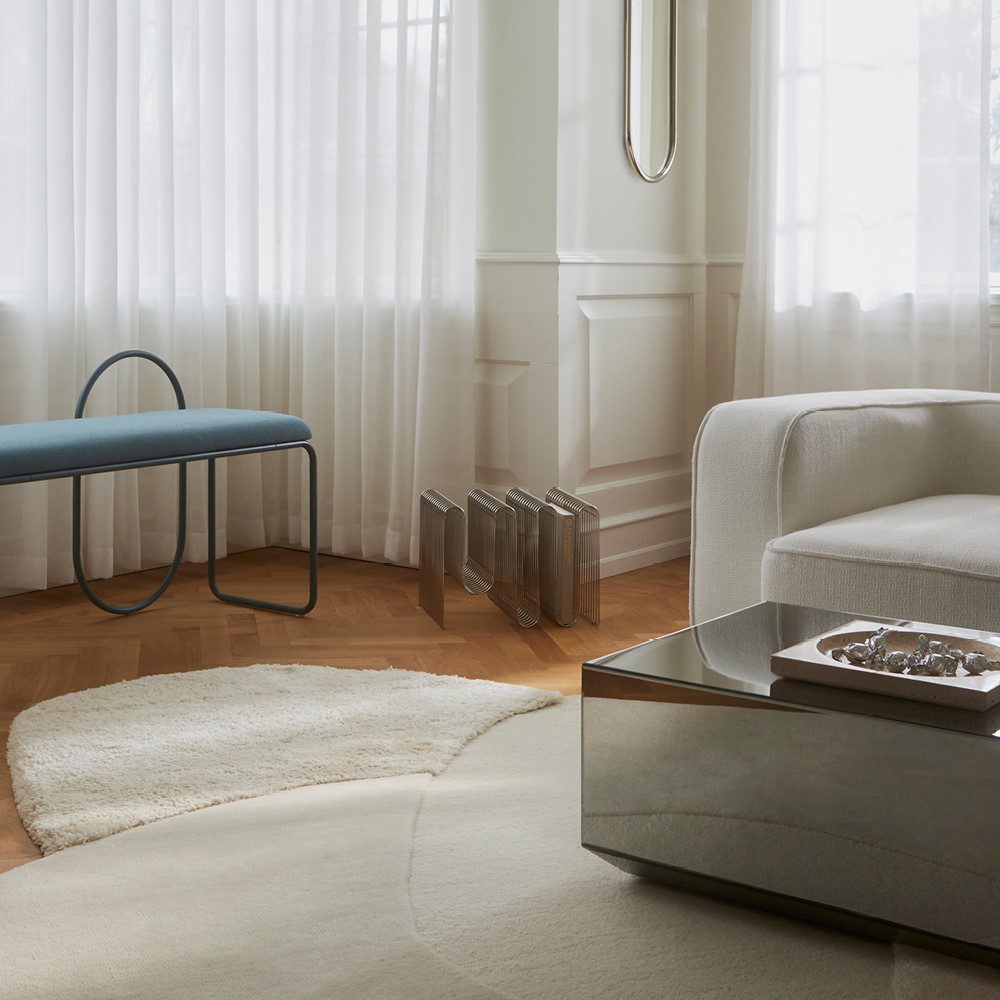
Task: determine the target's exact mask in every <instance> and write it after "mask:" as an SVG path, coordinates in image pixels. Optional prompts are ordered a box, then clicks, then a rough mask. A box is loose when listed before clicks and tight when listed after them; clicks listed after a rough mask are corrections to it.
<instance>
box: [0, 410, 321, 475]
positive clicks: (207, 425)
mask: <svg viewBox="0 0 1000 1000" xmlns="http://www.w3.org/2000/svg"><path fill="white" fill-rule="evenodd" d="M310 437H312V432H311V431H310V430H309V425H308V424H306V422H305V421H304V420H300V419H299V418H298V417H293V416H290V415H289V414H287V413H270V412H268V411H265V410H229V409H196V410H162V411H151V412H147V413H126V414H121V415H119V416H113V417H82V418H81V419H79V420H44V421H39V422H35V423H25V424H6V425H3V426H0V479H14V478H19V477H23V478H26V479H31V478H45V477H53V476H57V475H59V474H60V473H66V474H68V473H69V472H70V471H71V470H73V469H83V468H93V467H96V466H104V465H124V464H127V463H129V462H144V461H148V460H151V459H158V458H163V459H169V458H175V457H178V456H184V455H197V454H202V453H205V452H214V451H235V450H238V449H241V448H259V447H264V446H266V445H271V444H288V443H290V442H292V441H306V440H308V439H309V438H310Z"/></svg>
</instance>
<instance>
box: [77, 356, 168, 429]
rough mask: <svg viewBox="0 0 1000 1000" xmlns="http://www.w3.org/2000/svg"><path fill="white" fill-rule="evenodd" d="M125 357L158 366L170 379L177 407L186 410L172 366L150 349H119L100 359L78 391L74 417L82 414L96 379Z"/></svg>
mask: <svg viewBox="0 0 1000 1000" xmlns="http://www.w3.org/2000/svg"><path fill="white" fill-rule="evenodd" d="M126 358H143V359H144V360H146V361H152V362H153V364H154V365H156V367H157V368H159V369H160V370H161V371H162V372H163V374H164V375H166V376H167V378H168V379H170V384H171V385H172V386H173V389H174V395H175V396H176V397H177V409H178V410H186V409H187V403H186V402H185V401H184V390H183V389H182V388H181V383H180V379H179V378H178V377H177V374H176V373H175V372H174V370H173V368H171V367H170V365H168V364H167V363H166V361H164V360H163V358H161V357H159V356H158V355H156V354H153V353H151V352H150V351H140V350H131V351H119V352H118V353H117V354H112V355H111V357H110V358H107V359H106V360H104V361H102V362H101V363H100V364H99V365H98V366H97V367H96V368H95V369H94V373H93V374H92V375H91V376H90V378H89V379H87V384H86V385H85V386H84V387H83V392H81V393H80V398H79V399H78V400H77V403H76V413H74V414H73V416H74V417H76V418H77V419H79V418H80V417H82V416H83V411H84V410H85V409H86V406H87V400H88V399H89V398H90V394H91V392H93V389H94V386H95V385H97V380H98V379H99V378H100V377H101V376H102V375H103V374H104V373H105V372H106V371H107V370H108V369H109V368H110V367H111V366H112V365H116V364H118V362H119V361H124V360H125V359H126Z"/></svg>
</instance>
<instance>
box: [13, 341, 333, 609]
mask: <svg viewBox="0 0 1000 1000" xmlns="http://www.w3.org/2000/svg"><path fill="white" fill-rule="evenodd" d="M126 358H142V359H144V360H146V361H151V362H152V363H153V364H154V365H156V366H157V367H158V368H160V369H161V370H162V371H163V373H164V374H165V375H166V376H167V378H168V379H169V380H170V385H171V386H172V387H173V390H174V395H175V397H176V398H177V408H178V409H179V410H184V409H187V403H186V402H185V401H184V390H183V389H182V388H181V384H180V381H179V379H178V378H177V375H176V374H175V373H174V370H173V369H172V368H171V367H170V366H169V365H168V364H167V363H166V361H164V360H163V359H162V358H160V357H158V356H157V355H155V354H152V353H150V352H149V351H138V350H132V351H121V352H119V353H118V354H114V355H112V356H111V357H110V358H108V359H107V360H106V361H104V362H102V363H101V364H100V365H99V366H98V367H97V368H96V369H95V370H94V373H93V374H92V375H91V376H90V378H89V379H88V380H87V384H86V385H85V386H84V387H83V392H81V393H80V399H79V401H78V402H77V404H76V412H75V414H74V417H76V418H77V419H79V418H81V417H82V416H83V414H84V410H85V408H86V406H87V400H88V399H89V397H90V393H91V391H92V390H93V388H94V386H95V385H96V383H97V380H98V379H99V378H100V377H101V376H102V375H103V374H104V372H105V371H107V370H108V368H110V367H111V366H112V365H114V364H117V363H118V362H119V361H123V360H125V359H126ZM292 448H301V449H302V450H303V451H304V452H305V453H306V455H307V456H308V458H309V599H308V600H307V601H306V603H305V604H302V605H294V604H282V603H280V602H278V601H260V600H257V599H256V598H253V597H239V596H237V595H235V594H227V593H225V592H224V591H222V590H220V589H219V586H218V583H217V581H216V576H215V562H216V551H215V525H216V513H215V462H216V459H219V458H234V457H235V456H237V455H258V454H263V453H265V452H272V451H288V450H290V449H292ZM200 461H207V462H208V585H209V587H211V589H212V593H213V594H214V595H215V597H217V598H218V599H219V600H220V601H223V602H225V603H226V604H240V605H243V606H244V607H248V608H259V609H261V610H263V611H277V612H281V613H283V614H288V615H307V614H309V612H310V611H312V609H313V608H314V607H315V606H316V597H317V593H318V590H319V549H318V543H317V524H316V508H317V473H316V449H315V448H313V446H312V445H311V444H310V443H309V442H308V441H287V442H283V443H281V444H269V445H261V446H259V447H255V448H233V449H230V450H227V451H208V452H198V453H196V454H190V455H175V456H173V457H171V458H151V459H145V460H143V461H137V462H122V463H117V464H113V465H100V466H89V467H86V468H77V469H61V470H59V471H58V472H49V473H40V474H37V475H26V476H9V477H7V478H4V479H0V485H4V486H5V485H8V484H13V483H29V482H39V481H43V480H48V479H67V478H69V477H72V479H73V571H74V573H75V574H76V580H77V583H79V584H80V587H81V588H82V589H83V592H84V593H85V594H86V595H87V597H88V598H89V599H90V600H91V601H92V602H93V603H94V604H96V605H97V606H98V607H99V608H100V609H101V610H102V611H107V612H108V613H109V614H113V615H131V614H134V613H135V612H136V611H142V610H143V609H144V608H148V607H149V606H150V605H151V604H152V603H153V602H154V601H156V600H158V599H159V598H160V597H162V596H163V594H164V593H165V592H166V590H167V588H168V587H169V586H170V584H171V582H172V581H173V579H174V576H175V575H176V574H177V570H178V568H179V567H180V564H181V558H182V556H183V554H184V543H185V539H186V535H187V466H188V463H190V462H200ZM158 465H176V466H178V471H177V547H176V549H175V550H174V558H173V562H172V563H171V564H170V567H169V569H168V570H167V574H166V576H165V577H164V578H163V580H162V582H161V583H160V585H159V586H158V587H157V588H156V590H154V591H153V593H152V594H150V595H149V596H148V597H146V598H144V599H143V600H141V601H138V602H137V603H135V604H109V603H108V602H107V601H104V600H102V599H101V598H100V597H98V595H97V594H96V593H94V591H93V589H92V588H91V586H90V582H89V581H88V580H87V576H86V573H85V572H84V569H83V558H82V556H81V551H80V550H81V540H82V528H81V521H82V509H83V477H84V476H90V475H94V474H96V473H100V472H120V471H122V470H124V469H145V468H150V467H152V466H158Z"/></svg>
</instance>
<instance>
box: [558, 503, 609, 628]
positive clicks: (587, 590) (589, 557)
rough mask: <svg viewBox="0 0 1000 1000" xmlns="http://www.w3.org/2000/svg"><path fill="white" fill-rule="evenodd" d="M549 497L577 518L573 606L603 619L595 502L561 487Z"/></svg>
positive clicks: (596, 619)
mask: <svg viewBox="0 0 1000 1000" xmlns="http://www.w3.org/2000/svg"><path fill="white" fill-rule="evenodd" d="M545 499H546V501H548V502H549V503H551V504H554V505H555V506H557V507H561V508H563V509H564V510H568V511H569V512H570V513H571V514H573V515H574V517H575V520H576V525H575V531H574V542H575V544H574V549H575V555H574V560H573V608H574V611H575V612H576V614H577V615H579V616H580V617H581V618H586V619H587V621H589V622H593V624H594V625H597V624H599V623H600V620H601V583H600V580H601V548H600V535H601V517H600V514H599V513H598V510H597V508H596V507H595V506H594V505H593V504H589V503H586V502H585V501H583V500H581V499H580V498H579V497H575V496H573V494H572V493H567V492H566V491H565V490H561V489H559V488H558V487H553V488H552V489H551V490H549V492H548V493H546V494H545Z"/></svg>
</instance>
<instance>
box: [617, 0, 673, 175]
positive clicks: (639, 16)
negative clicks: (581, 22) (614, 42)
mask: <svg viewBox="0 0 1000 1000" xmlns="http://www.w3.org/2000/svg"><path fill="white" fill-rule="evenodd" d="M676 149H677V0H625V152H626V153H627V154H628V159H629V163H631V164H632V167H633V169H634V170H635V172H636V173H637V174H638V175H639V176H640V177H641V178H642V179H643V180H644V181H649V182H650V183H654V182H655V181H658V180H662V179H663V178H664V177H665V176H666V174H667V171H668V170H669V169H670V164H671V163H673V159H674V153H675V152H676Z"/></svg>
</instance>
